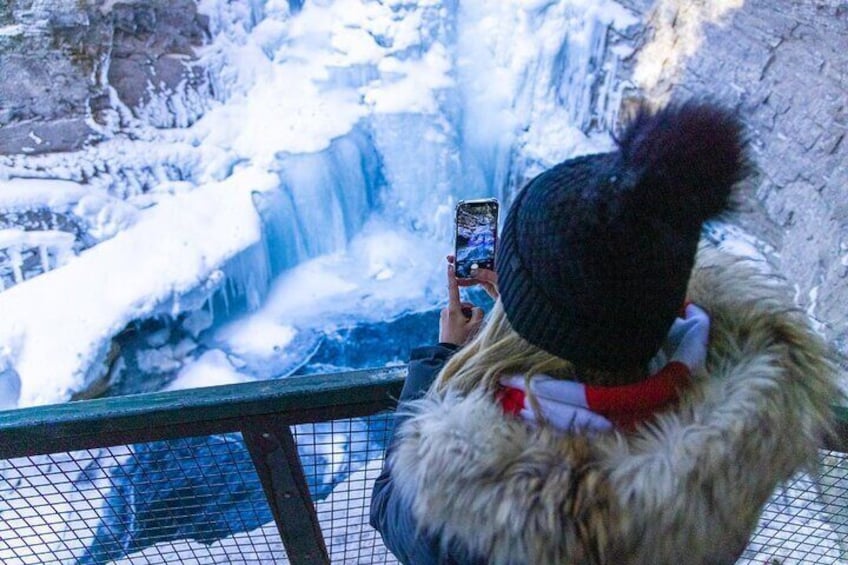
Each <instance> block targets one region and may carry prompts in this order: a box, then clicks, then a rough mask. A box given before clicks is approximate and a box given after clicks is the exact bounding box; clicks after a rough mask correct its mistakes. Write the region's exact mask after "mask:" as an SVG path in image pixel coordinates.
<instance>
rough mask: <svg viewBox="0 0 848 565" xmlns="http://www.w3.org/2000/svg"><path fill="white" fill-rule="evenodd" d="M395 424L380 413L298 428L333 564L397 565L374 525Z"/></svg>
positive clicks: (305, 464) (305, 469)
mask: <svg viewBox="0 0 848 565" xmlns="http://www.w3.org/2000/svg"><path fill="white" fill-rule="evenodd" d="M393 421H394V418H393V417H392V415H391V414H378V415H374V416H371V417H368V418H359V419H351V420H337V421H333V422H324V423H320V424H313V425H308V426H298V427H297V428H296V429H295V439H296V441H297V444H298V451H299V452H300V457H301V462H302V463H303V469H304V473H305V475H306V481H307V484H309V486H310V490H311V492H312V495H313V500H315V509H316V513H317V515H318V520H319V522H320V524H321V529H322V531H323V534H324V540H325V542H326V545H327V550H328V552H329V554H330V560H331V562H332V563H345V564H348V563H350V564H355V563H356V564H358V563H363V564H365V563H397V561H396V560H395V559H394V557H393V556H392V554H391V553H389V552H388V550H387V549H386V548H385V546H384V545H383V542H382V539H381V538H380V535H379V534H378V533H377V532H376V531H375V530H373V529H372V528H371V526H370V524H369V521H368V520H369V518H368V517H369V510H370V505H371V488H372V486H373V484H374V480H375V479H376V478H377V477H378V476H379V475H380V472H381V471H382V466H383V456H384V452H385V448H386V444H387V442H388V440H389V436H390V434H391V429H390V428H391V425H392V423H393Z"/></svg>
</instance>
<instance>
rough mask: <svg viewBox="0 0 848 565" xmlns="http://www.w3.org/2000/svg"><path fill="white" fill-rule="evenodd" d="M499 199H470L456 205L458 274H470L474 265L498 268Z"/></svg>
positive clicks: (484, 267) (464, 276)
mask: <svg viewBox="0 0 848 565" xmlns="http://www.w3.org/2000/svg"><path fill="white" fill-rule="evenodd" d="M497 237H498V201H497V200H495V199H494V198H492V199H487V200H468V201H463V202H460V203H459V205H457V207H456V276H457V277H459V278H461V279H467V278H470V277H471V271H472V269H490V270H494V269H495V243H496V242H497Z"/></svg>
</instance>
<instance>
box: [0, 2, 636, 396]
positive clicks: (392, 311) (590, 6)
mask: <svg viewBox="0 0 848 565" xmlns="http://www.w3.org/2000/svg"><path fill="white" fill-rule="evenodd" d="M200 9H201V10H202V11H203V12H204V13H206V14H207V15H209V17H210V27H211V28H212V29H213V31H214V33H215V36H214V39H213V41H212V42H211V43H210V44H209V45H208V46H206V47H204V48H203V49H202V52H201V60H202V61H203V62H205V64H206V65H207V66H208V67H209V69H210V75H211V76H212V79H211V80H212V81H213V82H214V85H215V88H216V92H219V94H218V99H216V100H209V101H202V102H197V104H199V105H201V106H202V107H203V108H204V109H206V111H205V114H203V115H202V117H200V118H199V119H197V120H196V121H192V120H188V121H186V120H182V119H178V120H177V121H178V122H181V123H182V122H185V124H184V125H187V124H188V123H191V125H190V126H187V127H184V128H180V129H167V128H166V129H153V128H150V127H148V126H146V125H145V124H144V123H143V120H142V122H140V123H139V124H138V125H137V130H136V131H135V136H136V141H131V140H129V139H125V138H123V137H121V136H112V138H111V139H109V140H107V141H105V142H103V143H101V144H99V145H98V146H95V147H93V148H88V149H85V150H83V151H81V152H78V153H76V154H68V155H58V156H56V155H52V156H51V155H47V156H31V157H10V158H8V159H5V160H3V161H0V179H6V180H3V181H0V182H2V183H3V184H2V186H0V206H5V207H14V208H17V209H22V208H26V207H32V206H36V205H46V206H50V207H51V208H57V207H58V208H63V209H68V210H70V211H72V212H73V213H74V214H77V215H78V216H79V217H80V218H82V219H83V220H84V222H85V224H86V226H87V230H88V232H87V233H88V234H89V236H91V237H92V238H93V239H94V241H95V243H96V245H95V246H94V247H92V248H90V249H87V250H85V251H83V252H82V253H80V254H79V256H78V257H70V258H67V257H65V258H63V259H62V261H59V262H58V263H59V268H54V269H53V270H51V271H50V272H48V273H46V274H43V275H40V276H37V277H35V278H32V279H31V280H26V281H23V282H21V281H22V277H19V278H18V280H17V282H19V284H16V285H15V286H13V287H11V288H9V289H7V290H5V291H4V292H2V293H0V311H3V313H4V315H3V317H2V319H0V343H13V342H14V343H17V344H19V346H16V347H14V348H9V347H6V348H5V349H4V350H3V359H2V364H3V366H6V367H9V368H11V369H13V370H14V371H15V372H16V374H17V375H18V377H19V379H20V383H21V388H20V396H19V398H17V399H6V401H7V403H8V402H13V403H14V402H15V401H16V403H17V405H18V406H30V405H36V404H45V403H51V402H62V401H65V400H67V399H69V398H70V396H71V395H72V394H73V393H75V392H77V391H81V390H84V389H85V388H86V387H87V386H89V385H90V383H92V382H93V381H95V380H96V379H98V378H99V377H100V376H102V375H103V373H104V371H105V368H104V366H103V363H104V361H105V360H106V359H107V354H108V352H109V349H110V338H111V337H112V336H114V335H116V334H117V333H118V332H120V331H121V330H122V329H123V328H124V327H125V326H126V325H127V324H128V323H129V322H131V321H133V320H140V319H145V318H148V317H151V316H155V315H158V314H161V313H167V314H171V315H174V316H176V315H179V314H182V313H192V312H193V311H196V310H198V309H199V308H201V307H204V305H206V304H207V302H208V301H209V300H210V299H211V297H212V296H213V295H215V294H216V293H219V294H220V293H223V294H224V299H225V301H226V302H227V304H228V305H227V306H226V308H225V310H226V312H225V316H224V318H226V317H227V316H230V315H235V314H236V313H237V312H238V308H239V307H240V306H232V304H231V303H232V302H233V300H235V301H236V302H238V301H239V300H241V301H242V302H245V303H246V304H247V309H248V310H256V309H259V308H260V307H263V306H262V305H263V300H264V299H265V296H266V295H267V293H268V292H269V291H270V288H271V287H270V281H271V278H272V277H273V276H276V275H277V274H278V273H282V274H283V278H282V279H281V281H280V282H279V283H275V284H278V285H279V286H281V288H283V290H282V291H280V292H282V293H284V294H286V295H288V296H290V297H294V296H303V300H300V301H296V300H293V299H292V298H288V299H279V298H275V299H273V303H274V304H277V306H274V305H273V304H272V305H270V306H268V307H263V312H262V313H259V314H257V315H259V316H260V317H263V319H264V320H265V321H262V322H244V323H245V324H246V325H245V328H247V329H246V330H242V331H241V332H240V333H239V335H242V337H237V338H236V337H232V339H236V340H237V341H232V339H231V338H230V337H226V336H224V337H222V338H221V341H222V342H223V343H224V344H225V345H224V346H225V347H233V348H235V349H238V350H239V351H240V352H242V353H252V354H257V353H259V352H258V351H252V352H248V351H247V350H248V349H250V347H253V346H257V347H259V348H260V349H263V348H264V349H263V351H264V353H265V354H267V353H268V347H271V350H273V347H274V346H277V347H284V346H285V344H286V343H287V341H286V332H288V333H291V334H292V335H294V334H296V333H297V332H298V331H299V330H298V326H304V325H306V326H309V327H313V328H314V327H319V326H327V325H330V326H332V325H336V324H339V323H340V320H341V319H343V320H351V319H354V318H356V317H357V316H359V317H361V318H366V319H367V318H370V319H375V318H379V317H380V316H383V317H385V316H388V317H393V316H396V315H397V314H398V313H400V312H403V311H409V310H410V309H413V310H414V309H422V308H427V307H432V306H433V305H435V304H436V303H438V301H439V300H441V296H440V295H439V294H438V293H437V292H436V290H437V289H438V288H439V286H440V285H441V284H442V281H441V279H440V277H438V276H437V273H439V272H440V270H441V269H440V266H441V256H442V255H444V254H445V250H446V249H449V248H450V237H451V221H452V218H451V213H452V212H451V210H452V208H453V203H454V202H455V200H456V199H459V198H464V197H473V196H482V195H492V194H493V193H494V194H496V195H498V196H500V197H501V198H502V199H504V200H508V199H509V197H510V194H511V191H512V190H514V188H515V185H512V187H511V188H510V186H507V184H505V183H506V180H507V178H508V177H509V171H510V170H511V169H514V168H515V167H519V169H521V168H526V169H527V171H528V174H529V173H532V172H533V171H534V169H538V168H540V166H542V165H544V164H552V163H554V162H556V161H558V160H559V159H561V158H563V157H565V156H567V155H569V154H574V153H579V152H589V151H598V150H602V149H603V148H605V147H608V146H609V143H610V141H609V137H608V135H607V133H606V132H602V131H598V132H596V133H594V134H591V135H587V134H586V133H585V132H584V131H582V130H581V129H580V128H578V127H575V126H574V125H573V119H572V118H573V116H574V115H575V112H576V113H578V114H580V113H586V112H587V111H589V112H590V113H591V112H593V110H591V109H587V107H586V106H585V104H583V105H581V106H580V107H576V108H568V107H565V106H563V104H565V105H568V104H571V102H570V101H563V100H560V99H558V94H557V92H566V91H569V90H570V89H572V86H571V85H572V83H573V81H574V76H571V75H574V73H579V72H585V67H586V65H588V64H589V59H590V58H591V57H593V52H594V51H596V50H597V49H598V48H600V47H603V45H598V44H590V43H587V37H589V36H593V37H597V36H605V30H606V28H607V26H609V25H619V26H626V25H629V24H631V23H633V21H635V20H633V17H632V16H630V15H628V13H627V12H626V11H625V10H624V9H623V8H621V7H619V6H617V5H616V4H614V3H612V2H604V3H599V4H598V3H587V2H573V3H570V2H559V3H556V4H555V5H552V6H548V5H547V3H546V4H545V5H542V4H540V3H534V2H525V1H519V0H513V1H511V2H504V3H499V4H498V6H497V7H496V8H493V7H492V6H491V5H490V3H486V2H482V1H477V2H467V3H463V4H462V6H461V7H460V9H459V11H458V12H456V13H452V12H451V8H449V7H446V6H443V5H441V3H439V2H435V1H427V2H418V3H417V4H409V3H404V2H386V3H379V2H362V1H361V0H336V1H335V2H308V3H306V4H305V6H304V7H303V9H302V11H301V12H300V13H299V14H298V15H297V16H296V17H292V16H291V14H290V13H289V7H288V3H287V2H280V1H276V0H274V1H272V0H268V1H266V2H255V3H249V4H240V3H237V4H235V5H233V4H230V3H227V2H223V1H218V0H204V2H202V3H201V5H200ZM516 23H520V24H521V25H520V26H519V27H518V28H517V29H516V28H515V27H514V26H515V24H516ZM454 26H455V28H456V30H457V33H455V32H454V31H453V27H454ZM587 34H588V35H587ZM487 36H491V37H490V38H489V39H488V40H487V41H485V42H483V43H482V44H481V45H482V47H481V46H479V45H478V40H480V39H481V38H483V37H487ZM457 37H458V38H459V39H457ZM564 46H566V47H564ZM562 49H568V50H569V60H570V61H576V62H574V63H569V64H570V65H571V67H570V68H571V71H569V72H570V73H571V75H568V74H566V76H564V78H563V77H558V76H552V75H549V74H548V73H549V72H550V69H549V67H547V64H548V63H547V62H548V61H549V60H550V59H551V57H553V56H555V55H556V53H557V52H558V50H562ZM528 68H529V69H531V70H532V72H531V73H529V74H528V72H527V69H528ZM581 68H582V69H583V70H582V71H581ZM546 69H547V70H546ZM480 77H483V79H484V80H481V78H480ZM491 77H495V78H496V79H497V80H485V79H490V78H491ZM551 81H553V82H551ZM562 81H565V82H562ZM487 85H488V88H487ZM610 89H611V90H615V89H614V88H612V87H610ZM577 90H579V91H581V92H588V90H589V88H588V87H587V85H585V84H580V88H578V89H577ZM478 99H479V102H480V103H479V104H477V100H478ZM187 103H189V104H191V103H192V102H191V101H188V102H187ZM207 108H208V109H207ZM172 110H173V111H174V112H177V110H176V109H172ZM602 110H603V111H606V109H602ZM179 111H180V112H182V111H185V112H188V113H192V112H200V110H199V109H197V108H184V109H183V110H179ZM601 118H602V122H603V123H608V122H609V121H610V120H612V119H613V118H614V116H612V115H605V116H601ZM581 119H586V118H585V116H583V117H581ZM157 120H158V118H157ZM151 123H154V125H156V123H158V122H156V120H154V121H153V122H151ZM527 124H530V127H529V128H528V127H527ZM25 176H30V177H49V178H38V179H23V178H18V177H25ZM56 179H65V180H56ZM257 202H259V203H260V204H261V203H262V202H265V203H267V207H266V209H264V210H259V212H260V213H257V208H255V207H254V205H255V204H256V203H257ZM263 212H265V213H267V214H269V215H271V216H274V214H276V216H274V218H276V219H279V218H280V217H282V218H284V220H285V221H286V222H289V223H290V222H291V221H292V218H296V219H297V221H296V222H295V223H294V224H292V225H291V226H289V227H286V226H284V225H280V223H279V222H276V224H275V225H274V226H273V227H272V228H270V229H271V230H276V231H275V234H272V235H273V237H269V236H268V233H267V232H268V229H269V228H268V226H267V225H263V222H262V218H261V214H262V213H263ZM266 224H267V222H266ZM263 230H264V231H263ZM275 238H276V239H275ZM381 247H382V248H383V250H382V251H377V250H378V249H380V248H381ZM314 258H317V259H315V260H316V261H317V262H316V263H314V264H311V266H310V265H308V264H307V263H305V262H308V261H310V260H312V259H314ZM61 263H65V264H64V265H62V264H61ZM299 265H304V268H302V269H300V268H299ZM365 266H367V268H363V267H365ZM269 269H270V270H269ZM314 270H317V271H320V272H319V273H315V272H312V271H314ZM334 270H335V272H333V271H334ZM319 279H320V281H321V283H320V284H319V285H317V287H316V280H319ZM222 288H223V289H226V290H224V291H222V290H221V289H222ZM304 295H305V296H304ZM363 296H367V297H368V298H366V299H363V298H362V297H363ZM360 303H362V304H363V305H360ZM305 305H308V309H304V308H305ZM205 307H206V308H207V309H208V310H209V311H210V314H212V315H213V319H212V322H213V323H214V322H215V320H216V317H215V316H216V315H217V312H214V311H213V310H214V309H212V308H211V307H209V306H205ZM234 308H235V309H234ZM269 311H271V312H272V313H271V314H268V313H267V312H269ZM269 316H270V317H273V320H270V321H269ZM334 316H339V317H340V318H336V319H333V317H334ZM194 320H195V321H196V320H197V318H194ZM198 331H199V330H198ZM254 331H256V332H257V333H261V332H262V331H267V332H268V335H267V336H265V337H262V338H258V337H256V338H251V337H247V338H246V337H243V335H244V334H251V333H252V332H254ZM195 333H198V332H195ZM222 335H223V334H222ZM251 340H254V341H256V342H257V343H253V344H250V343H248V342H250V341H251ZM262 340H265V342H264V343H258V342H261V341H262ZM231 341H232V342H231ZM270 342H274V343H270ZM245 348H247V349H245ZM235 353H236V355H237V354H238V353H237V352H235ZM265 354H263V355H262V356H263V357H267V355H265ZM248 356H250V355H248Z"/></svg>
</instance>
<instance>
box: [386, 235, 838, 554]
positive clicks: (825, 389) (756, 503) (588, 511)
mask: <svg viewBox="0 0 848 565" xmlns="http://www.w3.org/2000/svg"><path fill="white" fill-rule="evenodd" d="M689 296H690V298H691V299H692V300H693V301H694V302H695V303H697V304H699V305H701V306H702V307H703V308H704V309H705V310H706V311H707V312H709V314H710V316H711V319H712V325H711V335H710V352H709V356H708V360H707V373H708V376H702V377H700V378H696V379H695V382H694V385H693V386H692V388H691V390H689V391H688V392H687V394H686V395H685V397H684V399H683V401H682V402H681V404H680V405H679V406H678V407H676V408H675V409H674V410H673V411H671V412H667V413H664V414H661V415H659V416H658V417H657V418H656V419H655V421H654V422H653V423H652V424H650V425H645V426H643V427H641V428H640V429H639V430H637V432H635V433H633V434H631V435H626V436H625V435H622V434H620V433H617V432H611V433H603V434H596V435H592V436H588V435H582V434H578V433H573V434H566V435H563V434H561V433H558V432H555V431H553V430H551V429H548V428H545V427H542V428H539V429H533V428H530V427H528V426H526V425H525V424H523V423H521V422H520V421H518V420H516V419H513V418H508V417H505V416H504V414H503V412H502V410H501V408H500V407H499V406H498V405H497V404H496V403H495V402H494V400H493V399H492V398H490V397H488V396H486V395H483V394H482V393H481V394H476V393H475V394H471V395H468V396H460V395H458V394H456V393H453V392H450V391H448V392H447V393H446V394H440V395H437V394H434V393H432V392H431V393H430V394H428V395H427V396H426V397H425V398H424V399H422V400H419V401H417V402H415V403H413V404H411V405H410V407H409V409H410V410H411V412H412V416H411V417H410V418H409V419H408V420H406V421H405V422H404V423H403V425H402V426H401V428H400V430H399V432H398V436H397V438H398V441H397V443H396V445H395V447H394V450H393V452H392V455H391V466H392V468H393V470H394V471H393V475H394V479H395V484H396V488H397V489H398V492H399V493H400V495H401V496H402V497H404V498H405V499H406V500H408V501H409V503H410V504H411V506H412V509H413V513H414V515H415V517H416V520H417V522H418V524H419V526H420V527H421V528H423V529H425V530H428V531H431V532H438V533H439V536H440V539H442V540H443V542H444V543H446V544H447V543H449V542H451V541H453V542H456V543H459V544H461V545H462V546H464V547H466V548H467V549H468V550H469V551H470V552H471V553H472V554H474V555H481V556H486V558H487V559H488V560H489V561H490V562H492V563H509V564H518V563H533V564H537V563H545V564H547V563H651V564H656V563H732V562H734V561H735V559H736V558H737V557H738V556H739V554H740V553H741V551H742V550H743V549H744V547H745V545H746V543H747V541H748V539H749V537H750V535H751V533H752V532H753V530H754V528H755V526H756V524H757V520H758V518H759V514H760V511H761V509H762V507H763V505H764V504H765V502H766V500H767V499H768V497H769V496H770V494H771V493H772V492H773V490H774V489H775V488H776V486H777V485H778V484H779V483H781V482H782V481H784V480H786V479H787V478H788V477H789V476H791V475H792V474H793V473H794V472H796V471H797V470H799V468H801V467H803V466H805V465H807V464H810V463H812V462H813V461H814V460H815V457H816V451H817V447H818V446H819V445H820V444H821V441H822V436H823V434H824V433H826V432H827V430H828V429H829V425H830V421H831V417H832V416H831V410H830V405H831V404H832V403H835V402H837V401H838V398H839V392H838V389H837V387H836V384H835V382H836V376H837V370H836V364H835V363H834V361H833V359H832V357H831V354H830V352H829V349H828V348H827V346H826V345H825V344H824V343H823V341H822V340H821V339H820V338H819V337H818V336H817V335H816V334H815V333H813V332H812V331H811V329H810V327H809V325H808V322H807V320H806V318H805V316H804V315H803V313H801V312H799V311H798V310H797V309H795V308H793V307H792V300H791V294H790V290H789V287H788V285H787V284H786V283H785V281H782V280H781V279H779V278H778V277H776V276H775V275H773V274H769V273H767V272H765V270H764V266H763V265H762V264H759V263H754V262H752V261H750V260H741V259H738V258H734V257H732V256H729V255H727V254H724V253H722V252H719V251H717V250H715V249H714V248H712V247H709V246H702V249H701V250H700V251H699V255H698V260H697V265H696V268H695V271H694V273H693V276H692V279H691V283H690V288H689Z"/></svg>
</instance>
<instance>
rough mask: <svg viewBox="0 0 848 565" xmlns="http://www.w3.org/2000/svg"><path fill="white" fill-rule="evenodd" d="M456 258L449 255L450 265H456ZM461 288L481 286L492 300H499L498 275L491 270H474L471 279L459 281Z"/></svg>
mask: <svg viewBox="0 0 848 565" xmlns="http://www.w3.org/2000/svg"><path fill="white" fill-rule="evenodd" d="M455 261H456V258H455V257H454V256H453V255H448V263H450V264H454V262H455ZM457 283H458V284H459V286H474V285H477V284H479V285H480V286H482V287H483V290H485V291H486V294H488V295H489V296H491V297H492V300H497V299H498V296H500V294H499V293H498V274H497V273H496V272H494V271H492V270H490V269H474V270H472V271H471V278H468V279H457Z"/></svg>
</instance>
